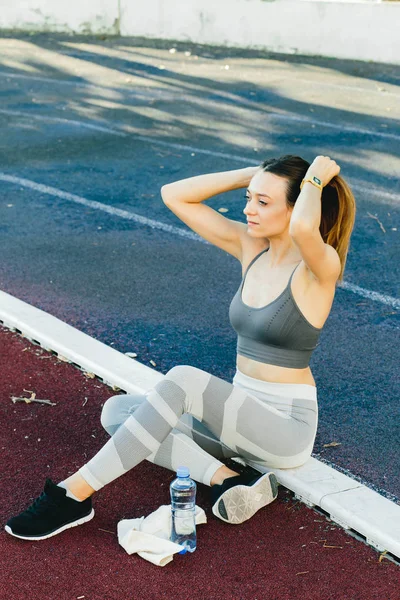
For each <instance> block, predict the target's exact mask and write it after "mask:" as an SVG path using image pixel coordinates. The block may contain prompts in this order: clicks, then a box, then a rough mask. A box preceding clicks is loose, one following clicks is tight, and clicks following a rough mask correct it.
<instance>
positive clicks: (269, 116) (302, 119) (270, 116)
mask: <svg viewBox="0 0 400 600" xmlns="http://www.w3.org/2000/svg"><path fill="white" fill-rule="evenodd" d="M163 100H165V95H164V97H163ZM190 102H192V103H195V104H201V106H205V105H206V104H207V103H208V102H210V101H207V100H203V99H199V98H191V99H190ZM213 104H214V105H215V102H214V103H213ZM0 112H2V113H3V114H10V115H16V116H20V117H23V116H25V117H27V118H32V114H31V113H30V112H29V113H28V112H23V111H15V110H13V109H1V110H0ZM33 118H36V119H38V120H39V119H40V120H43V121H45V120H46V118H47V119H48V120H49V121H55V122H58V121H59V122H68V119H63V118H58V117H46V116H44V115H43V116H42V115H38V116H35V117H33ZM268 120H271V121H285V122H286V121H288V122H290V121H293V122H297V123H307V124H308V125H311V127H313V128H314V127H315V126H316V125H318V126H320V127H325V128H327V129H335V130H337V131H348V132H349V133H356V134H360V135H369V136H374V137H379V138H383V139H389V140H400V135H399V134H396V133H385V132H384V131H375V130H373V129H364V128H362V127H354V126H351V125H345V124H344V123H340V124H336V123H331V122H330V121H323V120H321V119H313V118H311V117H306V116H301V115H292V114H289V113H283V112H282V113H273V112H263V121H264V123H266V122H268ZM70 122H71V124H78V125H79V126H81V127H82V126H83V123H84V122H83V121H76V120H72V119H71V121H70ZM114 123H115V124H116V125H117V126H118V128H119V129H115V128H112V127H111V123H110V132H114V135H117V134H118V133H119V134H120V135H123V136H126V135H127V134H126V133H123V132H122V131H121V129H123V128H124V127H125V126H126V124H125V123H118V122H116V121H115V122H114ZM86 125H87V127H88V128H91V129H95V128H96V127H98V126H96V125H92V124H91V123H86ZM107 132H108V130H107Z"/></svg>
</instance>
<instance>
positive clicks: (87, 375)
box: [84, 371, 96, 379]
mask: <svg viewBox="0 0 400 600" xmlns="http://www.w3.org/2000/svg"><path fill="white" fill-rule="evenodd" d="M84 375H85V377H87V378H88V379H94V378H95V377H96V375H95V374H94V373H90V372H89V371H86V372H85V373H84Z"/></svg>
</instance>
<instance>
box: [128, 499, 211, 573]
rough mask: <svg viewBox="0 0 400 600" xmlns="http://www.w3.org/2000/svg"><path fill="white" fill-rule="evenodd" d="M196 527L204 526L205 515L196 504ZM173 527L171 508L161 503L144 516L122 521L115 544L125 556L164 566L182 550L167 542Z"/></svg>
mask: <svg viewBox="0 0 400 600" xmlns="http://www.w3.org/2000/svg"><path fill="white" fill-rule="evenodd" d="M195 517H196V525H201V524H202V523H207V517H206V513H205V512H204V510H203V509H202V508H200V506H197V504H196V512H195ZM171 528H172V517H171V505H170V504H163V505H162V506H160V507H159V508H157V510H155V511H154V512H152V513H151V514H150V515H148V516H147V517H140V518H139V519H123V520H122V521H120V522H119V523H118V541H119V543H120V544H121V546H122V547H123V548H124V549H125V550H126V551H127V553H128V554H134V553H135V552H137V553H138V554H139V556H141V557H142V558H144V559H145V560H148V561H149V562H151V563H153V565H158V566H159V567H164V566H165V565H166V564H168V563H169V562H171V561H172V560H173V557H174V554H176V553H177V552H181V551H182V550H183V549H184V548H183V546H181V545H180V544H175V543H174V542H171V541H170V540H169V538H170V535H171Z"/></svg>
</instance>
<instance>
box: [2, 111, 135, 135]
mask: <svg viewBox="0 0 400 600" xmlns="http://www.w3.org/2000/svg"><path fill="white" fill-rule="evenodd" d="M0 113H1V114H3V115H13V116H15V117H27V118H29V119H33V120H35V121H45V122H48V123H61V124H63V125H75V126H76V127H83V128H86V129H93V130H94V131H101V132H102V133H109V134H110V135H116V136H118V137H126V136H127V134H126V133H123V132H122V131H118V130H116V129H111V128H110V127H104V126H103V125H95V124H93V123H86V122H83V121H75V120H73V119H62V118H61V117H49V116H47V115H36V114H33V113H32V114H30V113H25V112H21V111H18V110H9V109H7V110H6V109H4V108H0Z"/></svg>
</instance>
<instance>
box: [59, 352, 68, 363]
mask: <svg viewBox="0 0 400 600" xmlns="http://www.w3.org/2000/svg"><path fill="white" fill-rule="evenodd" d="M57 360H61V362H69V358H66V357H65V356H62V354H57Z"/></svg>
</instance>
